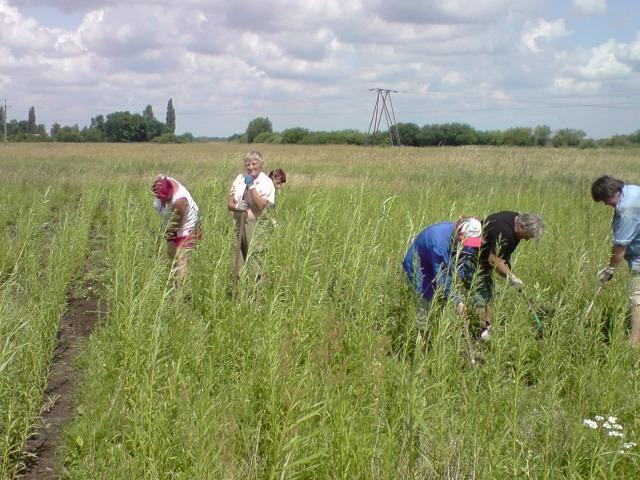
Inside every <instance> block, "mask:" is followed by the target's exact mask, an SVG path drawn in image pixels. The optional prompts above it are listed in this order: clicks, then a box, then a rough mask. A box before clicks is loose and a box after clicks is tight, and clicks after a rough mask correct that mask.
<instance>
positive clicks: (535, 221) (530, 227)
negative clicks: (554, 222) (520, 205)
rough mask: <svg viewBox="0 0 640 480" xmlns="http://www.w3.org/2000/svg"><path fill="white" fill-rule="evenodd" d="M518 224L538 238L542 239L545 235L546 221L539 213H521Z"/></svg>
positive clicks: (524, 230)
mask: <svg viewBox="0 0 640 480" xmlns="http://www.w3.org/2000/svg"><path fill="white" fill-rule="evenodd" d="M518 224H519V225H520V228H521V229H522V231H523V232H525V233H527V234H529V235H530V236H531V237H532V238H534V239H536V240H540V238H542V235H544V222H543V221H542V217H541V216H540V215H538V214H537V213H521V214H520V215H518Z"/></svg>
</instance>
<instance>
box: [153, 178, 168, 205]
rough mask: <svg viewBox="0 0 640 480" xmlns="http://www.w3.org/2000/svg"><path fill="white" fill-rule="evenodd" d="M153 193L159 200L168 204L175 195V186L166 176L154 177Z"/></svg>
mask: <svg viewBox="0 0 640 480" xmlns="http://www.w3.org/2000/svg"><path fill="white" fill-rule="evenodd" d="M151 191H152V192H153V194H154V195H155V197H156V198H157V199H159V200H160V201H163V202H166V201H169V200H170V199H171V196H172V195H173V184H172V183H171V180H169V178H168V177H167V176H166V175H161V174H158V175H156V176H155V177H153V181H152V182H151Z"/></svg>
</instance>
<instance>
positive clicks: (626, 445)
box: [622, 442, 636, 450]
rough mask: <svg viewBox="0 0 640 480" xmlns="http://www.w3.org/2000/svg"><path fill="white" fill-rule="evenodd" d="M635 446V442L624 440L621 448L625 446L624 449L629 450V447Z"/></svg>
mask: <svg viewBox="0 0 640 480" xmlns="http://www.w3.org/2000/svg"><path fill="white" fill-rule="evenodd" d="M635 446H636V442H625V443H624V444H623V445H622V448H625V449H627V450H629V449H630V448H633V447H635Z"/></svg>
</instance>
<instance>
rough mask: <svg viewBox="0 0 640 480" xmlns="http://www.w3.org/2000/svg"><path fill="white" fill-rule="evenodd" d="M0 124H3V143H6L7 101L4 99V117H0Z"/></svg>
mask: <svg viewBox="0 0 640 480" xmlns="http://www.w3.org/2000/svg"><path fill="white" fill-rule="evenodd" d="M2 120H3V121H2V123H3V124H4V143H5V144H6V143H7V99H6V98H5V99H4V115H2Z"/></svg>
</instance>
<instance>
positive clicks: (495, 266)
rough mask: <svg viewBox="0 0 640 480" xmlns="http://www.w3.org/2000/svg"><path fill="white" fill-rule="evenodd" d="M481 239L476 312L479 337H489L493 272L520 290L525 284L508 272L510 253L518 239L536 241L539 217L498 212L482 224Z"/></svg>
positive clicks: (539, 233)
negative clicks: (480, 325) (478, 322)
mask: <svg viewBox="0 0 640 480" xmlns="http://www.w3.org/2000/svg"><path fill="white" fill-rule="evenodd" d="M482 228H483V239H482V247H481V248H480V264H479V271H478V279H477V285H476V289H475V307H476V313H477V314H478V316H479V317H480V321H481V323H482V331H481V332H480V338H481V339H482V340H488V339H489V336H490V334H491V318H492V312H491V309H490V308H489V302H490V301H491V299H492V298H493V290H494V284H493V272H494V271H495V272H497V273H498V274H499V275H500V276H501V277H503V278H506V279H507V280H508V281H509V285H511V286H512V287H513V288H515V289H516V290H518V291H522V290H523V288H524V284H523V283H522V280H520V279H519V278H518V277H517V276H516V275H515V274H514V273H513V272H512V271H511V254H512V253H513V252H514V250H515V249H516V247H517V246H518V244H519V243H520V240H530V239H532V238H534V239H536V240H539V239H540V238H541V237H542V235H543V233H544V223H543V221H542V218H541V217H540V216H539V215H537V214H534V213H518V212H509V211H505V212H497V213H493V214H491V215H489V216H488V217H487V218H486V219H485V220H484V222H483V223H482Z"/></svg>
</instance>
